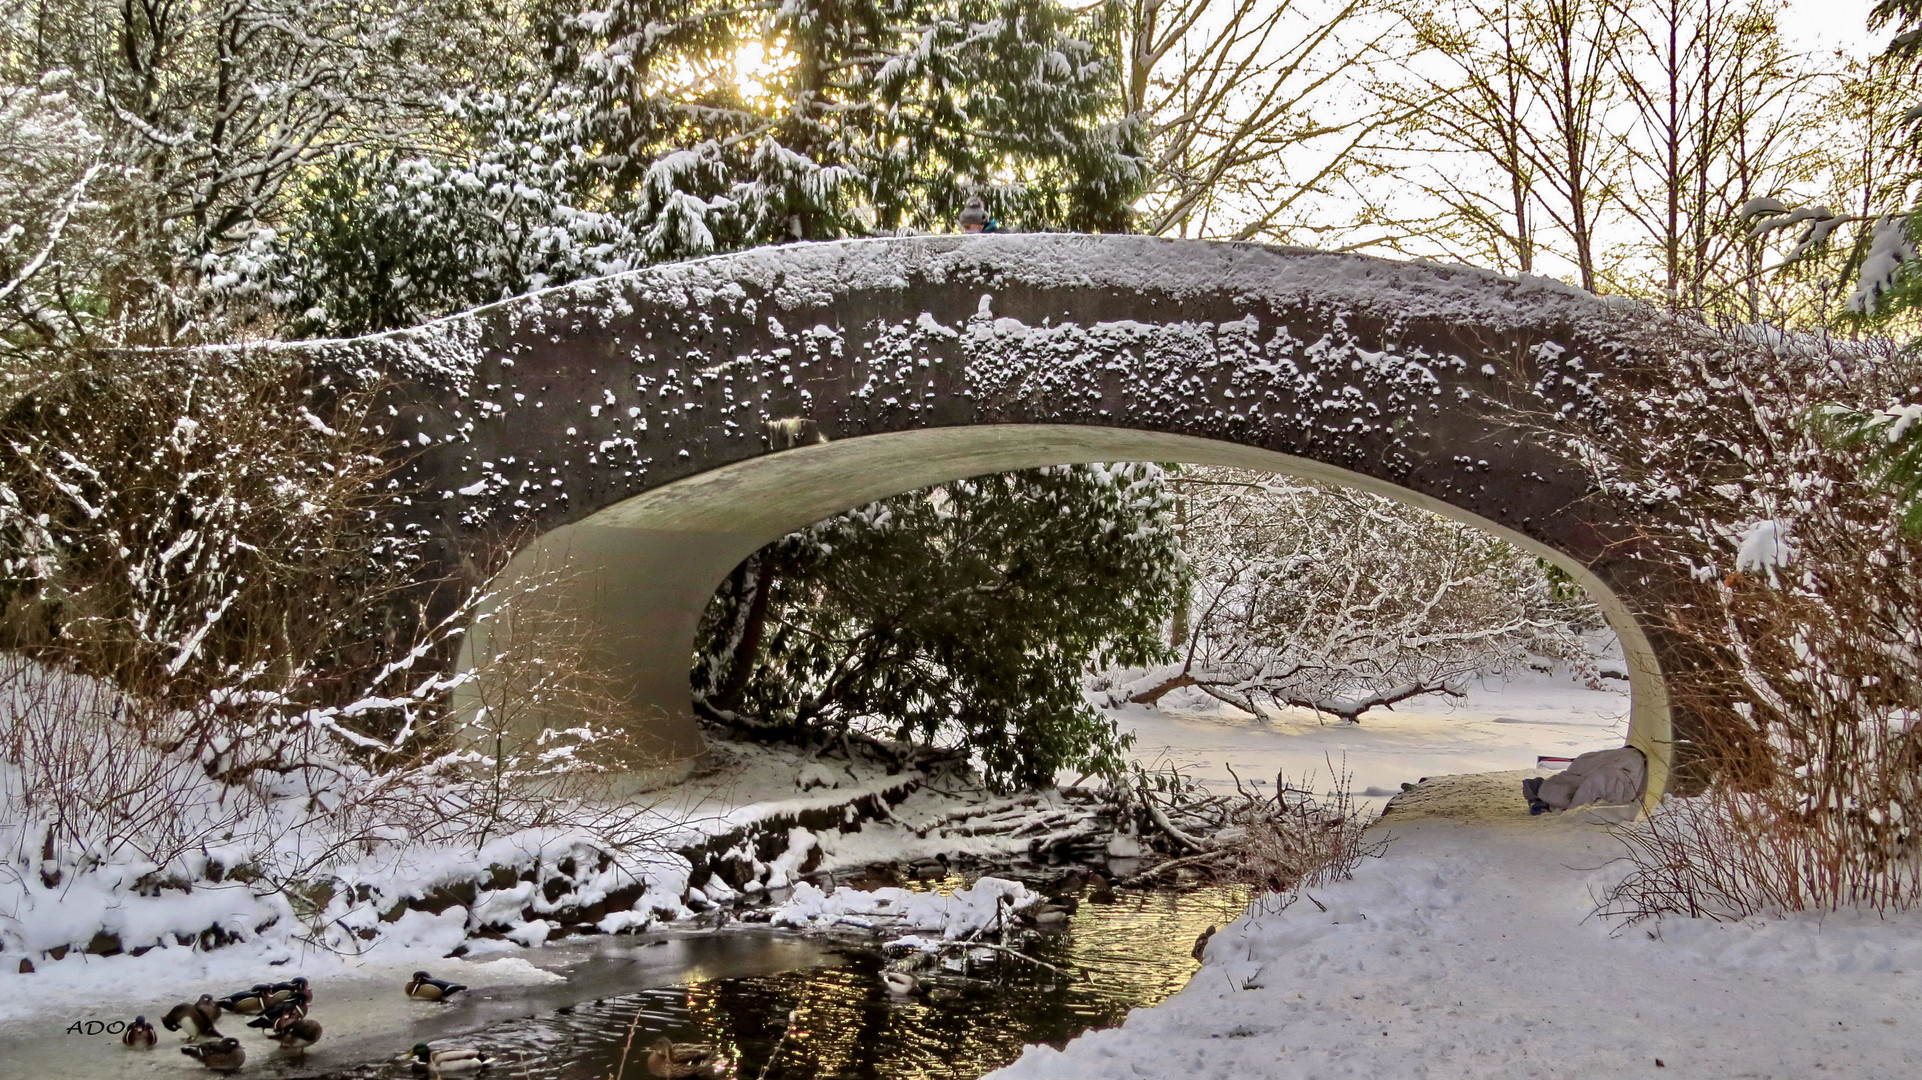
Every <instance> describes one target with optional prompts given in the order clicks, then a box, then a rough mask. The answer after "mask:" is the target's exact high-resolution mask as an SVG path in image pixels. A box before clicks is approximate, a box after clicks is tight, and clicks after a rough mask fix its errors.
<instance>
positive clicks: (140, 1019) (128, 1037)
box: [120, 1016, 159, 1050]
mask: <svg viewBox="0 0 1922 1080" xmlns="http://www.w3.org/2000/svg"><path fill="white" fill-rule="evenodd" d="M158 1038H159V1036H157V1035H155V1034H154V1030H153V1025H152V1024H149V1023H147V1018H146V1017H144V1016H136V1017H134V1018H133V1023H131V1024H128V1025H127V1030H126V1032H125V1033H124V1034H122V1035H121V1036H120V1045H122V1046H131V1047H133V1048H134V1049H135V1050H152V1049H153V1044H154V1043H155V1042H156V1041H157V1040H158Z"/></svg>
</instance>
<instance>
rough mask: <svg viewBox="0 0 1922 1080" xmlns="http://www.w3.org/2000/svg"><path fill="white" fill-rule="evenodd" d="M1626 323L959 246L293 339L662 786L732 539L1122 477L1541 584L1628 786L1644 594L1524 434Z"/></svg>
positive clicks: (453, 548)
mask: <svg viewBox="0 0 1922 1080" xmlns="http://www.w3.org/2000/svg"><path fill="white" fill-rule="evenodd" d="M1655 336H1656V335H1654V334H1652V333H1651V332H1650V327H1649V325H1648V324H1647V320H1646V313H1645V312H1643V311H1642V310H1641V309H1636V308H1632V307H1619V306H1611V305H1610V304H1607V303H1605V302H1603V301H1601V300H1598V299H1596V298H1595V297H1592V296H1589V295H1587V294H1584V293H1580V292H1577V291H1575V290H1570V289H1567V288H1565V287H1562V286H1559V285H1557V284H1555V283H1552V282H1542V281H1533V280H1524V281H1519V282H1518V281H1515V280H1510V279H1506V278H1501V277H1497V276H1494V275H1490V274H1486V273H1482V272H1478V271H1473V270H1468V269H1462V268H1456V267H1444V266H1437V265H1428V264H1403V263H1394V262H1388V261H1383V260H1378V259H1370V258H1364V257H1359V256H1346V255H1330V254H1324V253H1317V252H1310V251H1298V250H1282V249H1274V248H1266V247H1259V246H1252V245H1240V244H1213V243H1203V242H1198V241H1173V240H1163V239H1154V238H1145V237H1131V236H1101V237H1096V236H1069V235H1010V236H1003V235H985V236H971V237H922V238H912V239H887V240H865V241H850V242H840V243H824V244H807V245H794V246H787V247H779V248H769V249H760V250H756V251H751V252H746V253H742V254H737V255H728V256H719V257H714V258H709V259H704V260H699V261H694V262H687V263H677V264H671V265H664V266H659V267H653V268H650V269H646V270H641V271H636V272H633V273H629V274H624V275H619V276H616V277H610V278H604V279H598V280H592V281H586V282H581V283H577V284H574V285H571V286H567V287H564V288H559V289H554V290H549V291H546V292H542V293H538V294H535V295H532V296H528V297H523V298H519V299H515V300H510V301H505V302H502V303H500V304H496V305H493V306H490V307H486V308H482V309H479V310H476V311H472V312H468V313H465V314H462V315H458V316H455V317H452V318H449V319H444V320H441V321H438V322H435V323H432V324H429V325H427V326H424V327H421V328H417V329H413V330H408V331H403V332H396V333H391V334H385V335H379V336H375V337H369V338H362V339H357V340H354V341H347V342H332V343H324V344H321V345H318V346H316V347H315V348H316V349H317V350H318V352H319V353H320V358H321V360H322V361H323V363H327V364H339V365H342V366H346V367H351V368H353V369H355V370H357V371H360V372H363V373H368V372H372V373H376V374H378V375H379V376H381V377H383V378H385V379H387V380H389V381H390V382H391V383H392V384H393V386H394V387H395V389H394V391H393V398H392V401H393V404H394V408H393V410H392V412H391V414H390V416H391V422H392V424H393V425H394V431H393V434H397V435H398V436H400V437H401V438H402V439H403V440H405V442H406V444H407V445H408V446H409V447H410V449H411V452H410V457H409V461H408V464H407V466H406V471H407V475H406V477H405V479H404V483H406V484H408V485H409V486H410V487H411V488H412V490H414V491H415V492H416V494H415V495H414V496H413V497H412V500H411V505H410V507H409V511H408V512H409V513H411V514H412V515H414V518H415V520H414V522H413V523H414V524H416V525H419V526H423V527H425V528H427V529H429V530H430V531H431V532H432V534H433V535H434V536H435V537H436V538H437V539H438V541H439V554H438V558H439V559H440V560H442V565H441V566H440V567H438V568H433V567H430V569H439V570H446V569H450V568H458V567H463V566H465V567H468V568H469V573H470V577H475V578H479V577H482V576H484V573H485V572H487V571H491V570H492V569H493V568H494V567H495V566H498V565H499V556H504V555H505V554H506V550H507V549H512V550H513V554H512V557H511V560H510V561H508V562H507V563H506V567H505V569H504V570H502V571H501V574H502V575H503V576H502V577H500V578H497V580H500V581H504V582H513V581H515V580H517V579H520V578H525V577H527V576H528V575H530V574H536V573H547V572H550V571H552V570H553V569H554V568H557V567H564V568H565V573H564V574H559V575H557V577H558V580H557V582H556V583H554V584H551V585H550V586H548V591H547V596H548V598H549V601H548V602H551V603H553V604H556V605H558V606H559V608H561V609H564V610H565V611H567V612H568V613H570V615H572V616H575V617H578V618H579V619H582V620H585V621H586V622H587V623H588V624H590V625H591V626H592V628H593V629H594V631H595V633H596V640H598V641H600V642H602V643H604V647H603V651H602V653H601V655H602V656H603V657H604V659H603V660H602V661H601V662H602V663H604V664H606V665H608V669H609V670H608V671H607V675H608V676H609V678H610V680H611V684H612V685H614V686H616V687H617V688H618V691H619V695H620V697H621V699H622V701H623V703H624V704H623V708H624V709H625V710H627V712H628V713H629V714H630V715H631V716H632V723H631V729H632V731H633V732H634V733H635V735H636V736H637V740H638V741H639V742H640V743H642V744H645V745H646V747H647V748H648V749H649V750H650V751H651V752H652V753H654V754H655V755H656V757H657V758H658V760H660V761H662V762H664V763H667V764H668V765H669V766H671V765H672V764H673V763H676V762H690V761H692V760H694V759H695V758H697V757H698V755H699V754H700V753H701V751H702V749H703V742H702V737H701V734H700V730H699V728H698V727H697V725H696V723H695V720H694V718H693V715H692V708H691V701H690V691H689V665H690V655H691V651H692V646H693V639H694V634H695V630H696V625H697V622H698V620H699V619H700V616H701V613H702V610H703V608H704V607H705V605H706V603H707V602H708V599H709V597H710V596H711V595H712V593H713V591H714V590H715V588H716V587H717V586H718V585H719V583H720V582H721V580H722V579H723V578H724V577H725V576H726V575H727V574H728V573H729V572H730V571H731V570H732V569H733V568H734V566H735V565H736V564H738V563H739V561H740V560H741V559H743V558H745V557H746V556H747V555H748V554H750V553H751V552H753V551H754V550H756V549H757V548H758V547H760V546H761V545H763V544H765V543H767V542H768V541H770V540H773V539H775V538H777V537H779V536H781V535H783V534H784V533H786V532H788V531H791V530H793V529H796V528H799V527H801V526H804V525H807V524H809V523H812V522H814V521H818V520H820V519H822V518H824V517H827V516H829V515H831V514H834V513H836V512H838V511H841V510H844V509H847V508H850V507H853V506H857V505H860V504H863V503H866V502H869V501H872V500H874V499H878V498H881V497H884V496H887V495H892V494H896V493H899V492H903V491H909V490H913V489H916V488H920V487H925V486H928V485H930V484H935V483H939V482H942V481H946V480H952V479H957V478H960V477H963V476H969V475H977V474H983V473H989V472H998V471H1004V470H1010V469H1017V468H1026V467H1032V466H1039V465H1054V464H1067V463H1073V462H1088V461H1119V460H1150V461H1183V462H1194V463H1202V464H1215V465H1230V466H1237V467H1242V468H1250V469H1265V470H1271V471H1274V472H1280V473H1286V474H1290V475H1293V476H1297V477H1304V478H1308V479H1314V480H1324V481H1333V482H1338V483H1344V484H1349V485H1352V486H1354V487H1358V488H1362V489H1366V490H1369V491H1374V492H1380V493H1384V494H1388V495H1392V496H1394V497H1396V498H1399V499H1402V500H1404V501H1406V502H1409V503H1412V504H1415V505H1417V506H1421V507H1425V508H1427V509H1430V510H1435V511H1438V512H1440V513H1443V514H1445V515H1448V516H1450V517H1453V518H1456V519H1459V520H1463V521H1468V522H1472V523H1474V524H1476V525H1479V526H1481V527H1483V528H1486V529H1489V530H1490V531H1492V532H1494V533H1497V534H1499V535H1500V536H1502V537H1504V538H1506V539H1508V540H1510V541H1513V542H1514V543H1516V544H1518V545H1520V546H1521V547H1523V548H1524V549H1527V550H1529V551H1532V552H1534V553H1536V554H1538V555H1541V556H1542V557H1544V558H1547V559H1549V560H1551V561H1552V562H1554V563H1555V564H1557V565H1559V566H1560V567H1562V568H1563V569H1565V570H1567V571H1568V572H1569V573H1570V574H1572V575H1573V576H1574V577H1575V578H1576V579H1577V580H1579V581H1580V582H1581V583H1582V584H1583V585H1584V586H1586V587H1587V588H1588V590H1589V591H1590V593H1591V594H1592V595H1594V596H1595V597H1596V598H1597V599H1598V600H1599V601H1600V602H1601V604H1602V607H1603V609H1604V612H1605V614H1606V615H1607V618H1608V620H1609V622H1610V623H1611V624H1612V625H1613V627H1614V628H1615V630H1616V631H1617V632H1618V633H1619V634H1620V635H1621V638H1622V641H1623V643H1624V647H1625V651H1626V654H1627V658H1628V661H1629V676H1630V683H1631V688H1632V694H1633V698H1632V700H1633V704H1632V707H1631V717H1630V725H1629V733H1628V741H1629V743H1630V744H1632V745H1635V746H1637V747H1639V748H1641V749H1642V750H1643V751H1644V752H1645V753H1646V754H1647V755H1648V758H1649V762H1650V785H1649V790H1650V792H1651V795H1653V794H1655V793H1659V792H1660V791H1661V790H1662V788H1663V785H1664V783H1665V781H1666V777H1667V774H1668V766H1669V761H1670V756H1671V755H1670V751H1671V746H1672V738H1671V725H1670V712H1669V704H1668V698H1667V694H1666V692H1665V689H1664V685H1663V680H1662V663H1663V660H1664V657H1665V654H1666V652H1667V650H1666V649H1665V648H1664V647H1663V645H1662V642H1661V637H1660V634H1659V633H1658V632H1656V631H1655V630H1654V628H1653V627H1652V625H1651V624H1650V622H1649V620H1647V619H1646V618H1643V617H1642V614H1643V613H1644V612H1648V611H1656V610H1659V601H1660V593H1661V583H1662V582H1663V581H1667V580H1673V578H1672V576H1671V575H1670V574H1669V573H1668V572H1667V571H1666V570H1665V568H1662V567H1658V566H1652V565H1649V564H1647V563H1646V562H1643V561H1639V560H1638V559H1636V557H1635V556H1634V554H1633V552H1634V547H1633V545H1632V544H1624V543H1622V541H1623V540H1624V539H1625V538H1627V536H1628V530H1627V529H1626V528H1625V527H1623V526H1622V525H1621V524H1620V523H1617V522H1615V521H1612V520H1609V519H1608V518H1607V516H1606V514H1607V511H1606V510H1605V509H1604V508H1603V507H1602V505H1601V504H1600V503H1599V502H1597V501H1596V500H1594V498H1593V495H1594V493H1593V491H1592V490H1591V487H1590V484H1589V481H1588V480H1587V478H1586V477H1585V475H1584V473H1583V472H1582V470H1581V469H1580V468H1578V467H1577V466H1576V465H1575V464H1573V463H1572V462H1571V461H1569V460H1568V459H1567V458H1565V457H1564V455H1563V453H1562V452H1561V451H1559V450H1558V449H1557V448H1556V446H1555V445H1554V440H1553V439H1552V438H1549V437H1547V436H1545V435H1543V434H1541V432H1542V431H1543V430H1545V428H1546V427H1547V426H1549V425H1551V424H1552V417H1553V416H1554V415H1555V414H1557V413H1562V412H1566V411H1568V410H1571V409H1582V408H1586V407H1589V405H1590V404H1591V402H1592V401H1593V399H1594V391H1595V385H1596V381H1597V380H1600V379H1604V378H1607V377H1608V373H1609V371H1610V369H1611V367H1612V366H1615V365H1617V364H1618V363H1619V362H1620V361H1621V359H1622V358H1623V357H1624V354H1626V353H1633V352H1635V351H1637V350H1645V349H1648V348H1654V347H1659V346H1658V345H1655V344H1651V343H1650V341H1651V339H1652V338H1654V337H1655ZM1637 342H1641V343H1642V344H1640V345H1638V344H1636V343H1637ZM517 530H518V531H517ZM509 536H511V537H514V538H515V543H514V544H512V545H507V549H504V548H503V547H502V545H503V544H504V541H503V540H502V538H503V537H509ZM490 545H493V546H492V547H490ZM490 551H492V552H494V553H495V555H496V556H497V557H496V558H494V559H493V560H492V561H491V562H490V561H489V558H488V557H487V553H488V552H490ZM505 632H507V631H506V630H503V629H500V628H497V627H495V626H493V624H491V623H490V624H488V625H485V626H478V627H476V634H477V635H479V636H474V637H473V640H475V641H483V642H484V641H485V640H486V638H485V635H486V634H489V633H505ZM463 651H464V652H465V651H466V648H465V647H464V649H463Z"/></svg>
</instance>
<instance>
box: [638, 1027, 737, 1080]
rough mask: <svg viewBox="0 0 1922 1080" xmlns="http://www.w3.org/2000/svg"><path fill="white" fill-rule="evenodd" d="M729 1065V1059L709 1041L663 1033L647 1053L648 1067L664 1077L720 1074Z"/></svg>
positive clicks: (679, 1078) (666, 1079) (699, 1078)
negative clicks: (685, 1039)
mask: <svg viewBox="0 0 1922 1080" xmlns="http://www.w3.org/2000/svg"><path fill="white" fill-rule="evenodd" d="M725 1068H727V1059H726V1058H724V1057H722V1056H720V1055H719V1054H717V1053H715V1052H714V1048H713V1047H712V1046H709V1045H707V1044H706V1043H677V1042H675V1041H674V1040H672V1039H669V1038H668V1037H667V1036H665V1035H663V1036H661V1037H660V1038H658V1039H655V1040H654V1049H653V1050H651V1051H649V1052H648V1055H647V1071H648V1072H650V1073H653V1074H654V1075H655V1076H658V1077H661V1078H662V1080H684V1078H687V1077H694V1078H697V1080H702V1078H709V1077H718V1076H720V1075H721V1070H723V1069H725Z"/></svg>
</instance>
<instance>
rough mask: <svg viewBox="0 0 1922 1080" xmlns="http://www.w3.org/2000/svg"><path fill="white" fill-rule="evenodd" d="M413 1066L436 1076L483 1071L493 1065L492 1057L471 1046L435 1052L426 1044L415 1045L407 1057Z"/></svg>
mask: <svg viewBox="0 0 1922 1080" xmlns="http://www.w3.org/2000/svg"><path fill="white" fill-rule="evenodd" d="M407 1056H408V1057H409V1058H412V1059H413V1062H414V1064H415V1065H425V1066H426V1067H427V1071H428V1072H430V1073H432V1074H434V1075H436V1076H438V1075H440V1074H441V1073H450V1072H472V1071H473V1070H475V1069H485V1068H487V1067H488V1066H489V1065H492V1064H493V1063H494V1055H493V1054H490V1053H488V1052H487V1051H485V1050H476V1049H474V1048H473V1047H471V1046H449V1047H445V1048H442V1049H440V1050H436V1049H434V1048H433V1047H431V1046H428V1045H427V1044H426V1043H415V1044H414V1049H413V1050H411V1051H410V1052H409V1053H408V1055H407Z"/></svg>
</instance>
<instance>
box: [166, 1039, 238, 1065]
mask: <svg viewBox="0 0 1922 1080" xmlns="http://www.w3.org/2000/svg"><path fill="white" fill-rule="evenodd" d="M180 1052H181V1053H183V1054H185V1055H187V1056H188V1057H190V1058H193V1059H194V1060H195V1061H198V1062H200V1063H201V1064H202V1065H205V1066H207V1067H208V1068H209V1069H212V1070H214V1071H215V1072H233V1071H234V1070H235V1069H238V1068H240V1067H241V1066H242V1065H245V1064H247V1050H246V1048H245V1047H243V1046H241V1045H240V1040H239V1039H234V1038H226V1039H222V1040H220V1041H219V1042H208V1043H196V1044H194V1045H192V1046H183V1047H181V1048H180Z"/></svg>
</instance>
